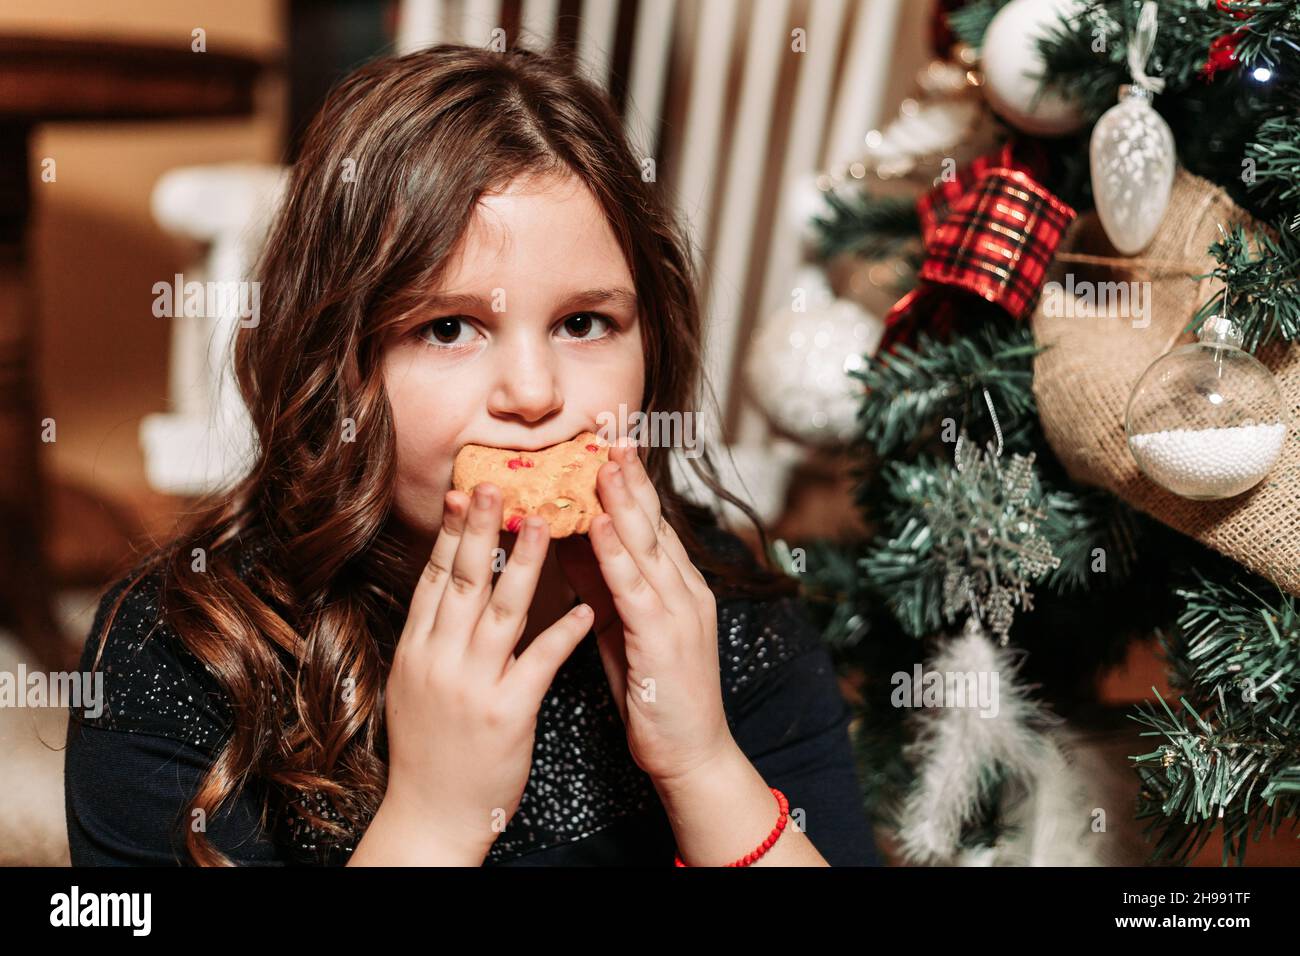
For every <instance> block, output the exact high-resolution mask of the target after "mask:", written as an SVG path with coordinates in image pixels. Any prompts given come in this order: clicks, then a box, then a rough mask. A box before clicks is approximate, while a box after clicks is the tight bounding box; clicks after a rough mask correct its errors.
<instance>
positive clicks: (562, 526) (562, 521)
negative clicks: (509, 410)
mask: <svg viewBox="0 0 1300 956" xmlns="http://www.w3.org/2000/svg"><path fill="white" fill-rule="evenodd" d="M607 461H609V446H608V445H607V444H605V443H604V442H603V441H601V440H600V439H599V438H598V437H597V436H596V435H595V434H594V433H593V432H582V433H581V434H579V435H577V436H575V437H573V438H571V439H569V440H568V441H563V442H560V443H559V444H558V445H552V446H551V447H549V448H543V449H542V450H541V451H516V450H513V449H509V448H493V447H491V446H490V445H466V446H465V447H464V448H462V449H461V450H460V452H459V453H458V454H457V455H456V460H455V461H454V462H453V463H452V466H451V485H452V487H453V488H456V489H458V490H460V491H464V492H466V493H471V494H472V493H473V490H474V486H475V485H477V484H478V483H479V482H483V481H488V482H491V483H492V484H494V485H496V486H497V487H498V488H500V489H501V491H502V492H503V494H504V497H505V503H504V507H503V508H502V511H501V530H502V531H517V530H519V526H520V525H521V524H522V523H523V520H524V518H526V517H528V516H529V515H540V516H541V517H543V518H545V519H546V523H547V524H548V525H550V528H551V537H552V538H566V537H568V536H569V535H571V534H586V533H587V530H588V529H589V528H590V527H591V519H592V518H594V517H595V516H596V515H598V514H600V513H601V512H602V511H603V510H604V509H603V508H601V506H600V498H599V496H598V495H597V493H596V472H597V471H599V470H600V466H601V465H603V464H604V463H605V462H607Z"/></svg>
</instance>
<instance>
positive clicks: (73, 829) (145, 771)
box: [64, 578, 284, 866]
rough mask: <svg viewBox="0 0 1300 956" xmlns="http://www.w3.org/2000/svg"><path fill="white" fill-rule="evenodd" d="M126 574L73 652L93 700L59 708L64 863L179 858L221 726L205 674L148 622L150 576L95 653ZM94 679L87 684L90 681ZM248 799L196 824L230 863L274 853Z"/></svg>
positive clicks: (155, 620)
mask: <svg viewBox="0 0 1300 956" xmlns="http://www.w3.org/2000/svg"><path fill="white" fill-rule="evenodd" d="M128 583H129V580H128V579H125V578H124V579H122V580H121V581H118V582H117V583H116V584H114V585H113V586H112V587H110V588H109V590H108V592H107V593H106V594H105V595H104V597H103V599H102V600H101V602H100V605H99V609H98V612H97V613H96V615H95V622H94V624H93V626H92V628H91V631H90V634H89V635H88V638H87V641H86V645H85V648H84V650H83V652H82V659H81V669H82V671H83V672H85V673H91V672H92V670H94V671H97V672H98V673H100V674H102V681H103V684H102V698H101V700H100V701H99V702H97V704H96V706H94V707H89V708H86V707H82V708H80V709H76V710H71V711H70V712H69V721H68V737H67V749H66V751H65V755H64V808H65V813H66V818H67V824H68V842H69V847H70V851H71V857H72V863H73V865H74V866H98V865H109V866H112V865H127V866H129V865H168V864H171V865H175V864H178V863H181V862H183V861H184V860H185V859H186V857H185V855H184V853H183V847H184V827H185V826H186V825H187V824H189V823H190V822H191V821H189V820H187V819H185V818H184V813H185V807H186V805H187V804H188V802H189V800H190V799H191V797H192V796H193V794H194V793H195V792H197V789H198V787H199V784H200V781H201V780H202V778H203V776H204V775H205V774H206V772H207V768H208V767H209V766H210V764H211V762H212V760H213V759H214V757H215V754H216V752H217V750H218V749H219V747H220V745H221V743H222V741H223V739H224V737H225V735H226V733H227V729H228V726H229V713H228V710H227V708H226V707H225V706H224V701H223V700H222V698H221V692H220V690H219V687H218V685H217V683H216V681H215V679H214V678H212V676H211V675H210V674H209V673H208V672H207V671H206V670H205V669H204V667H203V665H202V664H201V663H200V662H199V661H198V660H197V658H195V657H193V655H192V654H190V653H189V652H188V651H187V650H186V649H185V648H184V647H183V646H182V645H181V644H180V642H179V639H178V638H177V637H176V635H175V634H174V633H173V632H172V631H171V630H170V629H169V628H168V627H167V626H166V624H165V623H164V622H162V621H161V620H160V617H159V608H158V588H157V581H156V580H155V579H153V578H146V579H144V580H143V581H141V582H138V583H137V584H136V586H135V587H134V588H132V589H131V591H130V592H129V593H127V595H126V597H125V598H124V599H123V601H122V605H121V607H120V608H119V609H118V612H117V616H116V617H115V618H114V620H113V623H112V626H111V627H110V628H109V632H108V635H107V638H106V639H105V643H104V648H103V653H102V656H100V657H99V661H98V667H95V663H96V657H97V655H98V654H99V646H100V641H99V635H100V632H101V629H102V628H103V625H104V623H105V621H106V620H107V617H108V614H109V612H110V610H111V609H112V607H113V605H114V603H115V602H116V600H117V598H118V596H119V595H120V594H122V593H123V591H125V589H126V586H127V584H128ZM95 679H98V678H95ZM260 806H261V804H260V799H258V795H257V794H256V793H255V792H254V791H253V790H252V789H245V790H243V791H241V792H240V794H239V796H238V797H237V799H235V800H233V801H229V802H227V804H225V805H224V806H223V807H222V808H220V809H219V810H218V811H217V813H216V814H215V815H214V816H215V818H214V819H211V820H207V821H204V823H203V825H204V826H205V828H206V833H207V837H208V842H209V843H210V844H211V845H212V846H214V847H215V848H217V849H219V850H220V851H222V852H223V853H225V854H226V855H227V856H228V857H230V858H231V859H232V860H234V861H235V862H237V863H242V864H269V865H277V864H280V863H282V862H284V860H283V856H282V854H281V852H280V851H279V849H278V848H277V847H276V846H275V845H273V843H272V842H271V841H270V840H268V839H266V838H265V837H263V836H262V834H261V831H260V828H259V818H260Z"/></svg>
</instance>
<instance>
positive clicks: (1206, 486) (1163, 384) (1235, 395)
mask: <svg viewBox="0 0 1300 956" xmlns="http://www.w3.org/2000/svg"><path fill="white" fill-rule="evenodd" d="M1241 341H1242V340H1241V334H1240V332H1239V331H1238V329H1237V327H1236V326H1235V325H1233V324H1232V322H1231V321H1230V320H1228V319H1227V318H1224V317H1223V316H1215V317H1214V318H1211V319H1208V320H1207V321H1206V323H1205V325H1204V326H1202V328H1201V332H1200V336H1199V341H1197V342H1194V343H1192V344H1190V345H1184V346H1181V347H1179V348H1176V349H1174V350H1173V351H1171V352H1169V353H1167V354H1165V355H1162V356H1161V357H1160V358H1158V359H1156V360H1155V361H1154V362H1153V363H1151V367H1150V368H1148V369H1147V370H1146V371H1145V372H1144V373H1142V377H1141V378H1140V379H1138V382H1137V384H1136V385H1135V386H1134V387H1133V394H1132V395H1131V396H1129V401H1128V409H1127V411H1126V412H1125V415H1124V428H1125V431H1126V432H1127V434H1128V444H1129V449H1130V450H1131V451H1132V453H1133V457H1134V459H1136V461H1137V463H1138V467H1139V468H1141V469H1142V472H1143V473H1144V474H1145V475H1146V476H1147V477H1148V478H1150V479H1151V480H1152V481H1154V482H1155V483H1156V484H1158V485H1160V486H1161V487H1162V488H1165V489H1167V490H1169V491H1172V492H1173V493H1174V494H1177V495H1181V496H1183V497H1184V498H1194V499H1198V500H1209V499H1215V498H1231V497H1232V496H1234V495H1239V494H1241V493H1242V492H1243V491H1246V490H1248V489H1250V488H1252V487H1254V486H1255V485H1257V484H1258V483H1259V482H1260V481H1261V480H1262V479H1263V478H1264V477H1265V476H1266V475H1267V474H1268V473H1269V472H1270V471H1271V470H1272V469H1273V466H1274V465H1275V464H1276V463H1277V459H1278V456H1279V455H1281V453H1282V446H1283V443H1284V442H1285V441H1286V436H1287V430H1288V428H1289V426H1290V422H1289V420H1288V416H1287V411H1286V403H1285V402H1284V401H1283V399H1282V390H1281V389H1280V388H1279V387H1278V384H1277V379H1276V378H1275V377H1274V376H1273V373H1272V372H1270V371H1269V370H1268V368H1267V366H1265V365H1264V364H1263V363H1262V362H1260V361H1259V360H1258V359H1257V358H1255V357H1254V356H1253V355H1251V354H1250V353H1249V352H1245V351H1243V350H1242V349H1241Z"/></svg>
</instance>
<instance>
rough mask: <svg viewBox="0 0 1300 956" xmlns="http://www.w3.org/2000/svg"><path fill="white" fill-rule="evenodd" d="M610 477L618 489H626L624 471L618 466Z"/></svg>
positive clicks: (610, 473)
mask: <svg viewBox="0 0 1300 956" xmlns="http://www.w3.org/2000/svg"><path fill="white" fill-rule="evenodd" d="M609 477H610V478H611V479H612V480H613V482H614V484H615V485H617V486H618V487H620V488H623V487H626V486H625V485H624V482H623V469H622V468H620V467H619V466H618V465H615V466H614V467H613V468H611V469H610V471H609Z"/></svg>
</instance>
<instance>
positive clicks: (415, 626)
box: [406, 489, 470, 636]
mask: <svg viewBox="0 0 1300 956" xmlns="http://www.w3.org/2000/svg"><path fill="white" fill-rule="evenodd" d="M469 503H470V502H469V495H467V494H465V492H463V491H457V490H455V489H452V490H451V491H448V492H447V494H446V495H445V496H443V504H442V527H441V528H439V529H438V538H437V540H436V541H435V542H434V543H433V550H432V551H431V552H430V553H429V560H428V561H426V562H425V563H424V569H423V570H422V571H421V572H420V580H419V581H418V582H416V585H415V591H414V593H412V595H411V605H410V608H409V609H408V610H407V613H406V621H407V629H409V630H410V631H411V633H415V634H419V635H421V636H428V634H429V632H430V630H432V628H433V619H434V616H435V615H436V614H437V612H438V602H439V601H440V600H441V599H442V592H443V590H444V589H445V588H446V587H447V581H448V579H449V578H450V577H451V564H452V561H453V559H454V558H455V557H456V550H457V549H458V548H459V547H460V540H461V535H463V534H464V532H465V517H466V513H467V512H468V510H469Z"/></svg>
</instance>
